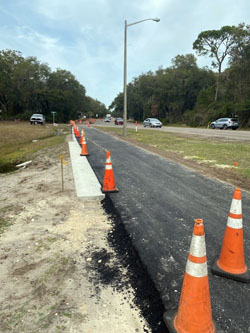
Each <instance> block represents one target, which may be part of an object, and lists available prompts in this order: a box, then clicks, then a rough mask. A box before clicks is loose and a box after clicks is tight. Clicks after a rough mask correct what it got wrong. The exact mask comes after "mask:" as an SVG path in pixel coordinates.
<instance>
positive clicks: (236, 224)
mask: <svg viewBox="0 0 250 333" xmlns="http://www.w3.org/2000/svg"><path fill="white" fill-rule="evenodd" d="M227 226H228V227H230V228H233V229H241V228H243V223H242V219H234V218H232V217H230V216H228V218H227Z"/></svg>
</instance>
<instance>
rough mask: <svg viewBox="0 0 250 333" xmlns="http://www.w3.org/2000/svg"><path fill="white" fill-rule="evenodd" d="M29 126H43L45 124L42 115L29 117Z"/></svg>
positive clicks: (37, 114) (35, 114)
mask: <svg viewBox="0 0 250 333" xmlns="http://www.w3.org/2000/svg"><path fill="white" fill-rule="evenodd" d="M30 124H31V125H32V124H33V125H36V124H40V125H43V124H45V117H44V115H43V114H40V113H34V114H33V115H32V116H31V117H30Z"/></svg>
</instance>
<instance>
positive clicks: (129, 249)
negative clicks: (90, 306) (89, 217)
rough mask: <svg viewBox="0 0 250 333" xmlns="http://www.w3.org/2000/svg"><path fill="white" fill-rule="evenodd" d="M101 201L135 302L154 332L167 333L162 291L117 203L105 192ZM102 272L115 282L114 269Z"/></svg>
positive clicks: (111, 238) (112, 243) (106, 278)
mask: <svg viewBox="0 0 250 333" xmlns="http://www.w3.org/2000/svg"><path fill="white" fill-rule="evenodd" d="M102 205H103V208H104V210H105V211H106V213H107V214H108V215H109V217H110V219H111V221H112V229H111V231H110V232H109V234H108V242H109V245H110V246H111V247H112V248H113V249H114V251H115V252H116V254H117V256H118V260H119V261H120V263H121V265H122V266H124V267H126V269H127V271H128V282H126V283H128V284H130V285H131V286H132V287H133V289H134V290H135V295H134V303H135V305H136V306H137V307H138V308H139V309H140V310H141V314H142V316H143V317H144V318H145V320H146V321H147V322H148V324H149V327H150V328H151V330H152V332H157V333H168V332H169V331H168V329H167V328H166V326H165V324H164V322H163V313H164V311H165V309H164V306H163V303H162V301H161V298H160V295H159V293H158V291H157V289H156V288H155V286H154V283H153V282H152V280H151V279H150V276H149V274H148V272H147V269H146V267H145V266H144V265H143V263H142V261H141V260H140V257H139V254H138V252H137V250H136V249H135V247H134V246H133V244H132V241H131V239H130V236H129V234H128V233H127V231H126V229H125V227H124V225H123V223H122V220H121V217H120V215H119V212H118V211H117V210H116V208H115V207H114V205H113V202H112V200H111V199H110V197H109V195H106V197H105V199H104V200H103V201H102ZM102 273H103V274H102V275H103V276H102V278H103V280H104V281H105V282H106V283H107V282H110V283H112V281H111V280H113V278H114V274H113V272H110V271H103V272H102ZM115 277H116V278H117V274H115ZM109 280H110V281H109ZM117 281H119V279H117ZM120 287H121V285H120ZM118 288H119V286H118ZM122 288H126V286H124V285H122ZM144 332H148V330H146V329H145V330H144Z"/></svg>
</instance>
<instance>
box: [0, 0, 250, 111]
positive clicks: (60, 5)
mask: <svg viewBox="0 0 250 333" xmlns="http://www.w3.org/2000/svg"><path fill="white" fill-rule="evenodd" d="M148 18H149V19H150V18H159V19H160V22H159V23H157V22H154V21H152V20H148V21H145V22H142V23H139V24H136V25H133V26H130V27H128V28H127V82H128V83H129V82H131V81H132V80H133V78H135V77H138V76H139V75H141V74H143V73H147V72H148V71H150V70H151V71H153V72H154V71H156V70H157V69H158V68H159V67H163V68H167V67H170V66H171V64H172V62H171V61H172V59H173V58H175V57H176V56H177V55H179V54H180V55H185V54H187V53H193V54H195V52H194V50H193V49H192V45H193V42H194V41H195V40H196V38H197V37H198V35H199V33H200V32H201V31H205V30H213V29H220V28H221V27H222V26H225V25H238V24H239V23H242V22H245V23H246V24H250V0H237V1H235V0H0V50H4V49H11V50H17V51H21V52H22V55H23V56H24V57H29V56H33V57H36V58H37V60H38V61H40V62H41V63H47V64H48V65H49V67H50V68H51V69H52V70H53V71H54V70H56V69H57V68H60V69H65V70H68V71H70V72H71V73H72V74H73V75H74V76H75V77H76V79H77V80H78V81H79V82H80V83H81V84H82V85H83V86H84V87H85V88H86V94H87V95H88V96H91V97H92V98H94V99H97V100H99V101H100V102H102V103H104V104H105V105H106V107H109V105H110V104H111V103H112V101H113V100H114V99H115V97H116V96H117V95H118V94H119V93H120V92H122V91H123V77H124V76H123V73H124V67H123V66H124V26H125V20H127V23H128V24H130V23H134V22H137V21H140V20H144V19H148ZM197 63H198V65H199V66H200V67H203V66H208V67H210V65H211V60H210V59H209V58H206V57H198V56H197Z"/></svg>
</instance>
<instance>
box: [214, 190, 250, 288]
mask: <svg viewBox="0 0 250 333" xmlns="http://www.w3.org/2000/svg"><path fill="white" fill-rule="evenodd" d="M212 273H213V274H215V275H220V276H223V277H226V278H229V279H233V280H236V281H240V282H250V275H249V271H248V268H247V266H246V264H245V257H244V241H243V224H242V208H241V191H240V189H239V188H236V189H235V191H234V195H233V200H232V203H231V208H230V212H229V214H228V219H227V226H226V230H225V234H224V240H223V244H222V248H221V253H220V256H219V258H218V257H216V258H215V261H214V264H213V266H212Z"/></svg>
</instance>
